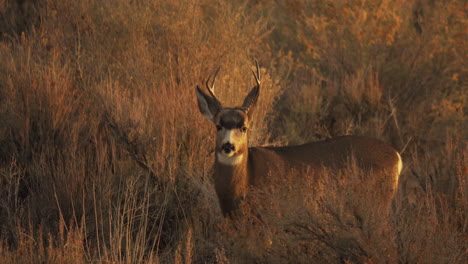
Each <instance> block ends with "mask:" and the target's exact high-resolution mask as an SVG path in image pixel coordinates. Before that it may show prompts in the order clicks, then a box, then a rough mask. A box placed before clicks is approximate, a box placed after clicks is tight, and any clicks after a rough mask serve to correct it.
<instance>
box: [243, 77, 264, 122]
mask: <svg viewBox="0 0 468 264" xmlns="http://www.w3.org/2000/svg"><path fill="white" fill-rule="evenodd" d="M259 95H260V85H256V86H255V87H254V88H252V90H251V91H250V92H249V94H248V95H247V97H245V99H244V103H243V104H242V108H244V109H245V112H246V113H247V115H248V116H249V118H252V113H253V110H254V109H255V105H256V104H257V101H258V97H259Z"/></svg>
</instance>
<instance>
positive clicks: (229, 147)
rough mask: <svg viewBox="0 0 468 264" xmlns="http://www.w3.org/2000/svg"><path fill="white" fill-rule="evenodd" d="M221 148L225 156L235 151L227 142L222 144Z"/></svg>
mask: <svg viewBox="0 0 468 264" xmlns="http://www.w3.org/2000/svg"><path fill="white" fill-rule="evenodd" d="M221 148H222V149H223V150H224V152H226V153H227V154H229V153H230V152H231V151H234V150H236V148H235V147H234V145H233V144H231V143H229V142H228V143H224V144H223V146H222V147H221Z"/></svg>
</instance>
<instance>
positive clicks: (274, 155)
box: [196, 65, 402, 215]
mask: <svg viewBox="0 0 468 264" xmlns="http://www.w3.org/2000/svg"><path fill="white" fill-rule="evenodd" d="M254 76H255V77H256V80H257V86H255V87H254V88H253V89H252V91H251V92H250V93H249V95H248V96H247V97H246V99H245V100H244V104H243V105H242V107H236V108H223V107H222V106H221V103H220V102H219V101H218V99H217V98H216V97H215V95H214V87H213V85H212V87H210V86H209V85H208V82H207V87H208V89H209V92H210V94H211V96H209V95H207V94H205V93H204V92H202V91H201V89H200V88H199V87H198V86H197V90H196V91H197V97H198V103H199V108H200V111H201V112H202V114H203V115H204V116H205V117H206V118H207V119H209V120H210V121H212V122H213V123H215V125H216V127H217V130H218V132H217V140H216V151H215V152H216V159H215V168H214V171H215V175H214V180H215V189H216V193H217V195H218V198H219V202H220V206H221V209H222V211H223V214H224V215H229V214H230V213H231V212H233V211H234V210H236V209H237V208H238V206H239V203H240V201H241V200H242V199H243V198H244V197H246V196H247V195H248V193H249V190H250V188H251V187H252V186H253V187H261V186H263V185H266V184H268V183H270V182H271V177H282V176H283V175H284V173H287V172H288V171H289V170H291V169H299V170H300V169H307V170H308V171H312V172H316V173H320V172H321V171H322V170H323V169H324V168H329V169H332V170H341V169H345V168H346V167H347V166H348V165H349V164H350V162H351V161H354V162H355V164H356V165H357V166H358V167H359V169H361V170H362V171H363V172H365V173H366V174H368V175H370V176H372V177H379V179H378V181H379V182H380V185H381V186H383V188H381V189H380V190H379V191H383V193H382V199H384V200H385V202H384V203H386V204H388V205H389V204H390V202H391V200H392V198H393V195H394V193H395V191H396V189H397V186H398V177H399V174H400V171H401V169H402V161H401V157H400V155H399V154H398V152H397V151H396V150H394V149H393V148H392V147H390V146H388V145H387V144H385V143H383V142H382V141H379V140H377V139H373V138H368V137H361V136H342V137H336V138H332V139H328V140H324V141H319V142H311V143H306V144H303V145H298V146H283V147H251V148H248V147H247V143H248V141H247V132H248V128H249V124H250V122H251V118H252V110H253V107H254V106H255V103H256V101H257V98H258V95H259V89H260V77H259V76H260V72H259V68H258V65H257V74H255V72H254ZM215 77H216V76H215ZM208 81H209V80H208ZM213 84H214V81H213Z"/></svg>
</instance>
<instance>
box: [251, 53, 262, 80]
mask: <svg viewBox="0 0 468 264" xmlns="http://www.w3.org/2000/svg"><path fill="white" fill-rule="evenodd" d="M254 60H255V64H256V67H257V68H256V70H257V72H255V71H254V70H252V69H250V70H251V71H252V73H253V75H254V78H255V81H256V82H257V85H258V86H260V79H261V78H260V66H259V65H258V60H257V59H256V58H254Z"/></svg>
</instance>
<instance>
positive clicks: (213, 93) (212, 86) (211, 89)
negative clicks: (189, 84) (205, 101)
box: [206, 66, 221, 98]
mask: <svg viewBox="0 0 468 264" xmlns="http://www.w3.org/2000/svg"><path fill="white" fill-rule="evenodd" d="M220 69H221V66H219V67H218V68H217V69H216V70H215V71H214V72H213V73H212V74H211V75H210V76H209V77H208V79H207V80H206V88H207V89H208V91H209V92H210V94H211V96H213V97H214V98H216V95H215V91H214V88H215V86H214V84H215V81H216V76H217V75H218V72H219V70H220ZM212 78H213V80H212V82H211V85H210V80H211V79H212Z"/></svg>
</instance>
